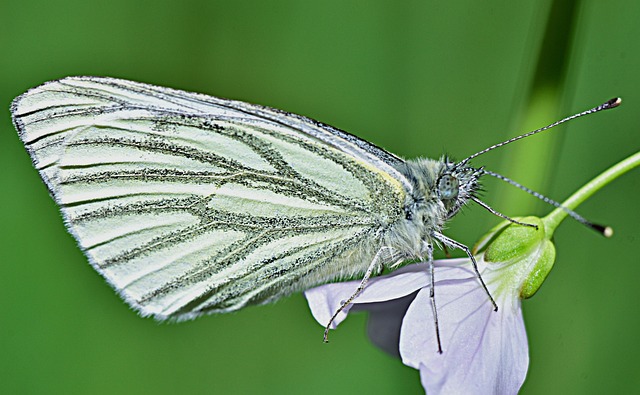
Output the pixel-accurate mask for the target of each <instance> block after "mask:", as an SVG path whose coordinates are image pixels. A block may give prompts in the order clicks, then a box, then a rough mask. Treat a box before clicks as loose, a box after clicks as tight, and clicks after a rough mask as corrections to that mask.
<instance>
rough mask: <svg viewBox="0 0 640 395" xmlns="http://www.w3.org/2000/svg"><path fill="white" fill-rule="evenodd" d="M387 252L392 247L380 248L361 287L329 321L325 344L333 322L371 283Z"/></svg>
mask: <svg viewBox="0 0 640 395" xmlns="http://www.w3.org/2000/svg"><path fill="white" fill-rule="evenodd" d="M386 250H391V248H390V247H382V248H380V249H379V250H378V252H377V253H376V255H375V256H374V257H373V260H372V261H371V264H369V267H368V268H367V271H366V272H365V273H364V277H363V278H362V281H360V285H358V288H356V290H355V292H354V293H353V294H351V296H349V298H348V299H347V300H346V301H344V302H342V304H341V305H340V307H339V308H338V310H336V312H335V313H334V314H333V316H332V317H331V319H330V320H329V323H328V324H327V326H325V328H324V342H325V343H328V342H329V329H330V328H331V324H333V321H334V320H335V319H336V317H337V316H338V314H340V313H341V312H342V310H344V309H345V307H347V306H348V305H349V304H351V302H353V300H354V299H355V298H356V297H358V295H360V293H361V292H362V291H363V290H364V287H365V286H366V285H367V282H368V281H369V278H371V275H372V274H373V271H374V270H376V268H378V267H379V266H380V262H381V261H382V256H383V253H384V252H385V251H386Z"/></svg>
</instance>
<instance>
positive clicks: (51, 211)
mask: <svg viewBox="0 0 640 395" xmlns="http://www.w3.org/2000/svg"><path fill="white" fill-rule="evenodd" d="M555 3H556V4H554V2H551V1H536V2H531V1H526V2H525V1H507V0H504V1H502V0H501V1H477V0H468V1H455V2H443V1H431V0H429V1H427V0H423V1H411V2H391V1H357V2H356V1H344V0H333V1H313V2H312V1H227V2H222V1H183V2H177V1H175V2H170V1H157V0H156V1H129V0H127V1H124V0H111V1H109V2H90V1H28V0H26V1H20V2H18V1H14V2H9V1H3V2H2V4H1V5H0V50H1V52H0V54H1V55H2V61H1V62H0V107H2V106H3V107H4V109H5V110H4V112H2V116H1V117H0V146H1V147H2V154H1V155H0V161H1V163H0V169H2V170H0V177H1V182H0V188H2V190H1V192H2V193H1V194H0V199H2V200H1V204H0V210H1V213H2V214H1V215H2V217H1V218H2V224H1V228H0V243H2V244H1V246H0V254H1V255H0V257H1V258H0V260H1V263H0V392H1V393H7V394H9V393H48V394H55V393H65V394H68V393H93V394H98V393H151V392H154V393H177V392H181V393H217V394H227V393H229V394H237V393H240V394H242V393H302V394H329V393H331V394H332V393H336V394H343V393H344V394H347V393H369V394H385V393H386V394H394V393H421V392H422V388H421V386H420V383H419V376H418V372H417V371H415V370H413V369H411V368H408V367H405V366H403V365H402V364H401V362H400V361H398V360H395V359H393V358H391V357H389V356H387V355H386V354H384V353H382V352H381V351H379V350H377V349H375V348H374V347H373V346H372V345H371V344H370V343H369V342H368V340H367V339H366V336H365V335H364V332H365V321H366V318H365V317H364V316H358V315H355V316H352V317H350V318H349V320H347V322H345V323H344V324H343V325H341V327H340V328H339V330H338V331H335V332H333V333H332V342H331V343H330V344H329V345H325V344H323V343H322V341H321V338H322V328H321V327H320V326H319V325H318V324H317V323H316V322H315V321H314V320H313V319H312V317H311V315H310V313H309V312H308V308H307V306H306V303H305V300H304V298H303V297H302V296H301V295H294V296H292V297H290V298H287V299H285V300H282V301H280V302H278V303H276V304H273V305H269V306H261V307H252V308H248V309H245V310H242V311H240V312H238V313H235V314H229V315H219V316H210V317H205V318H202V319H198V320H196V321H193V322H188V323H182V324H158V323H156V322H154V321H153V320H150V319H142V318H139V317H137V316H136V314H135V313H134V312H132V311H131V310H129V309H128V308H127V307H126V306H125V304H124V303H123V302H122V301H121V300H120V299H119V298H118V297H117V296H116V294H115V293H114V292H113V291H112V290H111V289H110V288H109V286H108V285H107V284H106V283H105V282H104V281H103V280H102V279H101V278H100V276H99V275H98V274H97V273H95V272H94V271H93V269H91V267H90V266H89V265H88V264H87V263H86V261H85V258H84V257H83V255H82V253H81V252H80V251H79V250H78V249H77V247H76V245H75V242H74V240H73V239H72V237H71V236H70V235H69V234H67V232H66V231H65V229H64V226H63V224H62V221H61V219H60V216H59V214H58V210H57V208H56V206H55V205H54V203H53V201H52V200H51V199H50V198H49V196H48V194H47V191H46V188H45V186H44V185H43V184H42V182H41V181H40V178H39V176H38V174H37V172H36V171H35V170H34V169H33V168H32V166H31V163H30V160H29V157H28V155H27V154H26V152H25V151H24V149H23V147H22V144H21V143H20V141H19V140H18V137H17V135H16V133H15V131H14V129H13V127H12V125H11V122H10V115H9V103H10V101H11V100H12V99H13V97H15V96H17V95H18V94H20V93H22V92H24V91H25V90H26V89H28V88H30V87H33V86H35V85H38V84H40V83H42V82H44V81H47V80H51V79H56V78H61V77H64V76H67V75H106V76H113V77H121V78H127V79H132V80H137V81H143V82H149V83H154V84H158V85H166V86H170V87H174V88H180V89H185V90H192V91H199V92H203V93H208V94H212V95H217V96H222V97H229V98H235V99H240V100H244V101H249V102H255V103H260V104H265V105H269V106H273V107H277V108H281V109H285V110H288V111H291V112H296V113H299V114H303V115H307V116H310V117H312V118H316V119H319V120H322V121H324V122H327V123H329V124H332V125H335V126H337V127H339V128H342V129H345V130H348V131H350V132H352V133H354V134H356V135H358V136H360V137H362V138H365V139H367V140H369V141H372V142H374V143H376V144H378V145H380V146H382V147H384V148H386V149H388V150H390V151H392V152H394V153H396V154H399V155H402V156H404V157H410V158H411V157H416V156H419V155H424V156H428V157H438V156H440V155H441V154H443V153H448V154H451V155H452V156H454V157H457V158H458V159H461V158H463V157H465V156H467V155H470V154H471V153H473V152H476V151H478V150H480V149H482V148H485V147H486V146H488V145H490V144H492V143H496V142H499V141H501V140H504V139H506V138H508V137H512V136H515V135H516V134H518V133H519V132H522V131H526V130H528V129H532V128H534V127H539V126H543V125H544V124H546V123H550V122H551V121H553V120H555V119H556V118H558V117H560V116H563V115H568V114H570V113H573V112H576V111H579V110H583V109H587V108H590V107H592V106H595V105H597V104H600V103H601V102H603V101H605V100H607V99H609V98H610V97H613V96H621V97H623V98H624V103H623V105H622V106H621V107H620V108H618V109H616V110H613V111H608V112H605V113H602V114H597V115H593V116H589V117H587V118H584V119H580V120H577V121H573V122H571V123H570V125H567V126H562V127H559V128H557V129H556V130H554V131H552V132H547V133H545V134H544V135H539V136H536V137H534V138H531V139H528V140H525V141H521V142H519V143H515V144H513V145H510V146H507V147H504V148H502V149H500V150H497V151H494V152H492V153H490V154H486V155H484V156H482V157H480V158H478V159H477V160H476V161H475V164H476V165H486V166H487V168H489V169H491V170H494V171H497V172H500V173H502V174H504V175H506V176H508V177H511V178H514V179H516V180H518V181H520V182H521V183H523V184H525V185H527V186H529V187H532V188H534V189H536V190H538V191H539V192H542V193H544V194H547V195H549V196H551V197H553V198H556V199H558V200H563V199H564V198H566V197H567V196H569V194H570V193H572V192H573V191H574V190H575V189H577V188H578V187H579V186H581V185H582V184H584V183H585V182H586V181H588V180H590V179H591V178H593V177H594V176H595V175H597V174H598V173H599V172H601V171H602V170H604V169H605V168H607V167H608V166H610V165H613V164H614V163H616V162H617V161H619V160H621V159H623V158H625V157H627V156H628V155H630V154H632V153H634V152H636V150H637V149H638V146H639V145H640V144H638V143H639V137H638V136H639V135H638V129H639V128H640V124H639V120H640V89H639V88H640V72H639V71H640V50H639V49H640V48H639V44H638V37H640V23H638V15H640V2H638V1H635V0H627V1H614V2H602V1H597V0H591V1H573V2H572V1H557V2H555ZM639 182H640V177H639V174H638V172H637V171H636V172H635V173H632V174H628V175H626V176H624V177H622V178H621V179H619V180H616V181H615V182H614V183H613V184H611V185H610V186H608V187H607V188H605V189H604V190H602V191H600V192H599V193H598V194H597V195H596V196H595V197H593V198H592V199H590V200H589V201H588V202H587V203H586V204H584V205H583V206H582V207H580V208H579V210H578V211H579V212H580V213H581V214H583V215H584V216H586V217H587V218H590V219H592V220H594V221H597V222H603V223H605V224H608V225H610V226H612V227H613V228H614V230H615V232H616V233H615V235H614V237H613V238H611V239H604V238H603V237H599V236H598V235H597V234H595V233H594V232H592V231H590V230H588V229H585V228H583V227H581V226H580V225H578V224H576V223H575V222H569V221H567V222H566V223H565V224H563V225H562V226H561V227H560V229H559V230H558V232H557V233H556V239H555V240H556V246H557V249H558V257H557V262H556V265H555V269H554V270H553V271H552V273H551V275H550V276H549V278H548V279H547V281H546V283H545V285H543V287H542V288H541V290H540V291H539V292H538V294H537V295H536V297H534V298H533V299H531V300H527V301H525V302H524V303H523V304H524V313H525V320H526V325H527V329H528V336H529V345H530V356H531V363H530V368H529V373H528V376H527V380H526V382H525V384H524V387H523V389H522V393H525V394H540V393H544V394H560V393H581V394H588V393H629V392H633V391H634V390H636V391H637V389H638V388H640V375H639V374H638V371H639V369H640V341H639V340H638V327H639V326H640V313H639V308H638V303H637V300H638V292H637V289H638V282H639V279H640V265H639V263H640V262H639V259H638V244H639V241H640V231H639V230H638V223H639V222H640V215H639V212H638V195H639V192H640V186H639ZM485 189H486V192H485V193H484V200H485V201H486V202H488V203H489V204H491V205H492V206H493V207H494V208H496V209H498V210H500V211H502V212H504V213H506V214H509V215H513V216H515V215H522V214H538V215H542V214H545V213H547V212H549V211H550V209H551V208H550V207H546V206H545V205H544V204H541V203H539V202H537V201H536V200H535V199H534V198H532V197H529V196H528V195H526V194H524V193H522V192H520V191H517V190H515V189H514V188H512V187H510V186H508V185H505V184H502V183H499V182H498V181H495V180H487V182H486V183H485ZM498 221H499V219H498V218H496V217H493V216H491V215H490V214H488V213H487V212H486V211H485V210H483V209H482V208H480V207H478V206H477V205H473V206H472V207H469V208H467V209H466V210H465V212H464V214H461V215H459V216H457V217H456V218H455V220H453V221H452V222H451V224H450V228H449V230H448V232H447V234H448V235H449V236H450V237H453V238H455V239H457V240H459V241H462V242H465V243H467V244H469V245H470V244H473V243H474V241H475V240H476V238H477V237H479V236H480V235H482V234H483V233H484V232H485V231H486V230H488V229H489V227H490V226H492V225H494V224H496V223H497V222H498Z"/></svg>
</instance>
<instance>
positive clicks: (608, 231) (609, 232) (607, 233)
mask: <svg viewBox="0 0 640 395" xmlns="http://www.w3.org/2000/svg"><path fill="white" fill-rule="evenodd" d="M602 235H603V236H604V237H607V238H609V237H611V236H613V229H612V228H611V227H609V226H607V227H605V228H604V232H602Z"/></svg>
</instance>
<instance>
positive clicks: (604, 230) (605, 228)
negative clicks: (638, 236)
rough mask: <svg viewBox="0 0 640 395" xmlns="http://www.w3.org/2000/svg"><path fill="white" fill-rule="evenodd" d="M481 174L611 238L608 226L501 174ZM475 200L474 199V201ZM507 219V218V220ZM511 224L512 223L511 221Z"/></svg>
mask: <svg viewBox="0 0 640 395" xmlns="http://www.w3.org/2000/svg"><path fill="white" fill-rule="evenodd" d="M481 171H482V173H483V174H486V175H489V176H492V177H495V178H497V179H499V180H502V181H505V182H507V183H509V184H511V185H513V186H514V187H516V188H519V189H521V190H523V191H525V192H527V193H528V194H530V195H532V196H535V197H537V198H538V199H540V200H542V201H543V202H546V203H548V204H550V205H552V206H554V207H556V208H559V209H561V210H564V211H565V212H566V213H567V214H569V216H571V218H573V219H575V220H576V221H578V222H580V223H581V224H582V225H584V226H586V227H587V228H591V229H593V230H595V231H596V232H598V233H600V234H601V235H603V236H604V237H611V236H612V235H613V229H611V228H610V227H609V226H603V225H599V224H596V223H593V222H591V221H589V220H587V219H586V218H584V217H582V216H581V215H580V214H578V213H576V212H575V211H573V210H571V209H570V208H567V207H565V206H563V205H562V204H560V203H558V202H556V201H555V200H553V199H551V198H548V197H546V196H544V195H543V194H541V193H538V192H536V191H534V190H532V189H529V188H527V187H525V186H524V185H522V184H520V183H518V182H516V181H513V180H512V179H510V178H507V177H505V176H503V175H501V174H498V173H494V172H492V171H489V170H485V169H482V170H481ZM474 200H475V199H474ZM507 219H509V218H507ZM512 222H513V221H512Z"/></svg>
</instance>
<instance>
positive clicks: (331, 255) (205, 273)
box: [12, 77, 408, 319]
mask: <svg viewBox="0 0 640 395" xmlns="http://www.w3.org/2000/svg"><path fill="white" fill-rule="evenodd" d="M12 114H13V119H14V123H15V125H16V127H17V129H18V131H19V134H20V137H21V139H22V141H23V142H24V144H25V146H26V147H27V149H28V151H29V153H30V155H31V157H32V160H33V162H34V165H35V166H36V168H37V169H38V171H39V172H40V174H41V176H42V178H43V180H44V181H45V183H46V184H47V186H48V187H49V190H50V192H51V194H52V196H53V197H54V199H55V200H56V202H57V203H58V204H59V205H60V207H61V210H62V213H63V216H64V219H65V223H66V225H67V227H68V229H69V231H70V232H71V233H72V234H73V235H74V236H75V238H76V239H77V241H78V244H79V245H80V247H81V249H82V250H83V251H84V252H85V254H86V255H87V256H88V258H89V260H90V261H91V263H92V265H93V266H94V267H95V268H96V269H97V270H98V271H99V272H100V273H101V274H102V275H103V276H104V277H105V278H106V279H107V280H108V281H109V282H110V283H111V284H112V285H113V286H114V288H116V290H118V292H119V293H120V294H121V295H122V296H123V297H124V298H125V299H126V300H127V301H128V302H129V304H131V305H132V306H133V307H134V308H135V309H137V310H138V311H140V312H141V314H143V315H154V316H156V317H157V318H159V319H165V318H176V319H185V318H191V317H194V316H197V315H199V314H202V313H203V312H224V311H230V310H235V309H238V308H240V307H242V306H244V305H246V304H250V303H262V302H266V301H269V300H272V299H275V298H277V297H278V296H281V295H282V294H286V293H288V292H292V291H294V290H298V289H302V288H303V287H306V286H309V285H314V284H317V283H319V282H322V281H326V280H328V279H332V278H336V277H339V276H344V275H351V274H353V273H355V272H357V271H358V270H360V269H361V268H362V267H366V266H367V265H368V264H369V262H359V261H358V260H361V259H363V258H364V259H366V256H367V254H368V253H371V252H370V251H369V250H371V249H372V248H374V247H375V245H376V243H381V240H380V238H381V237H382V236H383V234H384V232H385V231H386V229H388V228H389V227H390V226H392V224H393V223H395V222H396V221H398V220H399V219H400V218H401V217H402V215H403V213H402V204H403V203H404V199H405V193H406V191H407V186H406V185H407V184H408V183H407V182H406V180H405V179H404V178H403V177H402V176H400V175H399V174H397V172H395V170H394V163H393V161H395V160H399V159H397V158H395V157H394V156H392V155H390V154H384V153H385V151H383V150H381V149H379V148H376V147H375V146H373V145H371V144H369V143H366V142H364V141H363V140H359V139H357V138H355V137H354V136H351V135H348V134H347V133H344V132H340V131H337V130H336V129H333V128H330V127H328V126H326V125H323V124H320V123H317V122H315V121H312V120H310V119H307V118H304V117H300V116H296V115H291V114H287V113H284V112H280V111H277V110H273V109H268V108H265V107H260V106H255V105H250V104H246V103H242V102H236V101H229V100H224V99H218V98H214V97H210V96H205V95H200V94H193V93H187V92H182V91H177V90H172V89H168V88H161V87H156V86H151V85H145V84H140V83H134V82H130V81H123V80H115V79H109V78H95V77H72V78H66V79H63V80H60V81H53V82H50V83H47V84H44V85H42V86H40V87H38V88H35V89H32V90H30V91H29V92H27V93H26V94H24V95H22V96H20V97H19V98H17V99H16V100H15V101H14V103H13V105H12ZM358 249H360V250H362V251H364V252H360V253H357V252H355V251H356V250H358ZM374 252H375V251H374Z"/></svg>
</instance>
